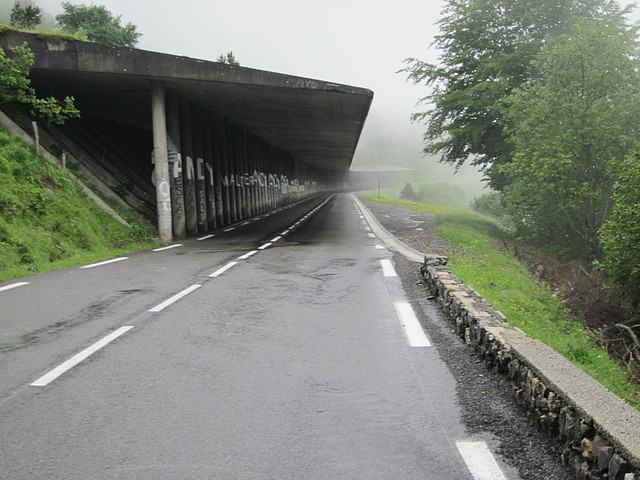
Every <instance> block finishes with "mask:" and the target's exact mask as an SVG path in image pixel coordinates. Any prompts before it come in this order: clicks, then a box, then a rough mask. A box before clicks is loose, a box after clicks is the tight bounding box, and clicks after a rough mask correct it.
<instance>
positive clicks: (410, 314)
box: [393, 302, 431, 347]
mask: <svg viewBox="0 0 640 480" xmlns="http://www.w3.org/2000/svg"><path fill="white" fill-rule="evenodd" d="M393 306H394V308H395V309H396V314H397V315H398V320H400V323H401V325H402V328H403V329H404V333H405V335H406V336H407V340H408V341H409V345H410V346H411V347H430V346H431V342H429V339H428V338H427V336H426V335H425V333H424V330H422V326H421V325H420V322H419V321H418V318H417V317H416V314H415V313H414V311H413V308H412V307H411V304H409V303H407V302H394V304H393Z"/></svg>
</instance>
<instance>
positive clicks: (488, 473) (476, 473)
mask: <svg viewBox="0 0 640 480" xmlns="http://www.w3.org/2000/svg"><path fill="white" fill-rule="evenodd" d="M456 447H457V448H458V451H459V452H460V455H461V456H462V459H463V460H464V463H466V464H467V468H468V469H469V471H470V472H471V475H473V478H474V479H475V480H506V477H505V476H504V474H503V473H502V470H500V467H499V466H498V463H497V462H496V460H495V458H493V455H491V452H490V451H489V448H488V447H487V445H486V443H484V442H472V441H458V442H456Z"/></svg>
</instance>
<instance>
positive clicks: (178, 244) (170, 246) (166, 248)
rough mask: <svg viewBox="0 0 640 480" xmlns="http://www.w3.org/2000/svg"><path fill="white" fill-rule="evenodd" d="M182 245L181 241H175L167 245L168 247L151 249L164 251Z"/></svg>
mask: <svg viewBox="0 0 640 480" xmlns="http://www.w3.org/2000/svg"><path fill="white" fill-rule="evenodd" d="M181 246H182V244H181V243H174V244H173V245H167V246H166V247H160V248H154V249H153V250H151V251H152V252H162V251H163V250H170V249H172V248H178V247H181Z"/></svg>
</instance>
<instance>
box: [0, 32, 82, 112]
mask: <svg viewBox="0 0 640 480" xmlns="http://www.w3.org/2000/svg"><path fill="white" fill-rule="evenodd" d="M34 59H35V55H34V53H33V51H32V50H31V49H30V48H29V47H28V45H27V44H26V43H25V44H23V45H20V46H16V47H12V48H11V49H10V56H7V55H6V54H5V51H4V49H2V48H0V103H4V102H19V103H26V104H28V105H31V107H32V108H33V110H32V114H34V115H39V116H42V117H44V118H47V119H48V120H50V121H52V122H54V123H58V124H62V123H64V122H65V121H66V120H67V119H70V118H76V117H79V116H80V112H79V111H78V110H77V109H76V107H75V105H74V99H73V97H65V98H64V99H63V100H61V101H60V100H57V99H56V98H54V97H48V98H38V97H37V95H36V92H35V90H34V89H33V88H32V87H31V81H30V80H29V71H30V69H31V66H32V65H33V62H34Z"/></svg>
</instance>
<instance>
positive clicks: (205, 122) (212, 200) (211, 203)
mask: <svg viewBox="0 0 640 480" xmlns="http://www.w3.org/2000/svg"><path fill="white" fill-rule="evenodd" d="M212 129H213V126H212V124H211V116H210V115H209V114H207V113H206V112H203V117H202V146H203V156H204V166H205V181H204V183H205V187H206V194H207V228H208V230H214V229H215V228H216V227H217V221H216V192H215V180H214V176H215V173H216V172H215V170H214V167H213V151H214V148H213V136H212Z"/></svg>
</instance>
